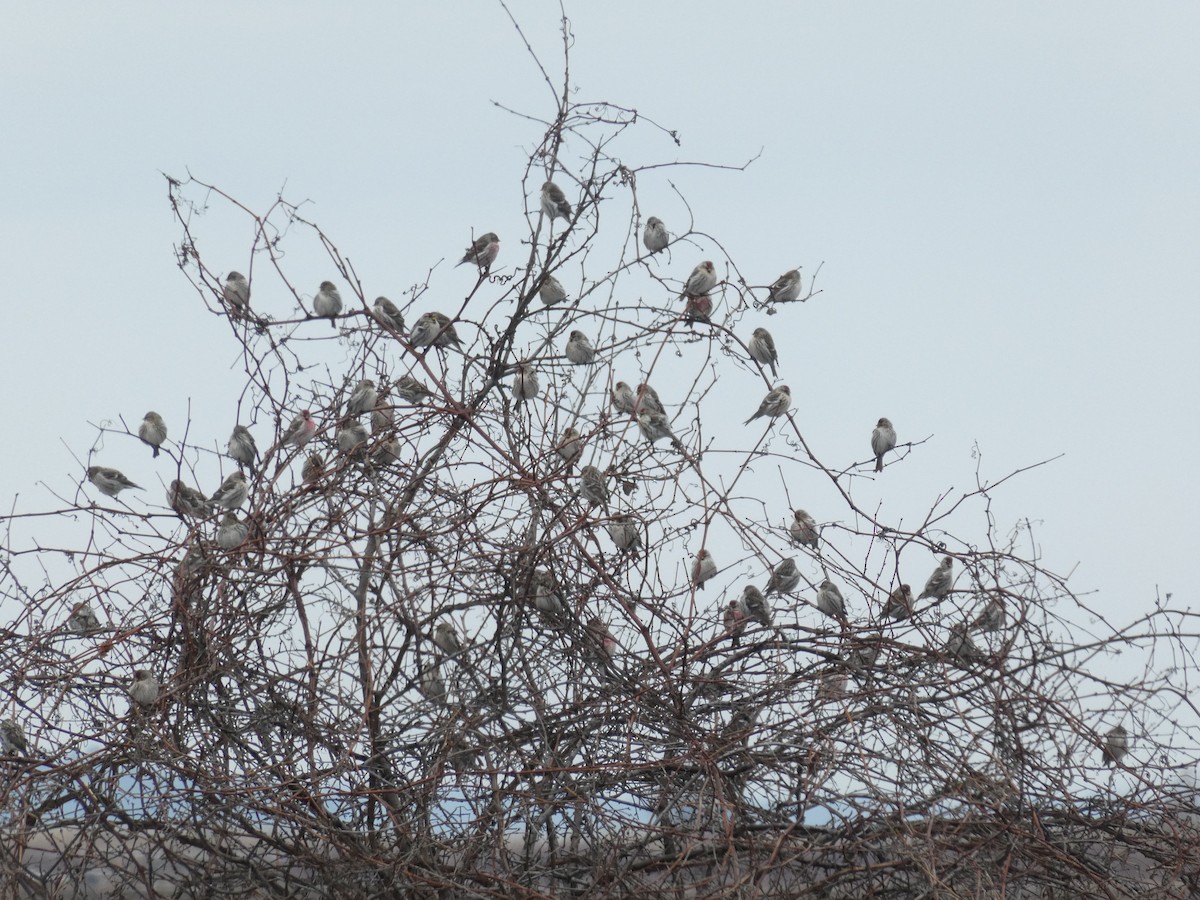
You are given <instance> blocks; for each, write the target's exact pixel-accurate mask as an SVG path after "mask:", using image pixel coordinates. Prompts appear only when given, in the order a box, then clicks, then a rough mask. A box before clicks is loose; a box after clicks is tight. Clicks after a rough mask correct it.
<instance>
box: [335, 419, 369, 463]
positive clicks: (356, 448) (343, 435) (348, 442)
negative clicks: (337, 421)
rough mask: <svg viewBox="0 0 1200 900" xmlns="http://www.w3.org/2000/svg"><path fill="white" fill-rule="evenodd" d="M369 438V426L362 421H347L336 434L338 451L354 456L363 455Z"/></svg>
mask: <svg viewBox="0 0 1200 900" xmlns="http://www.w3.org/2000/svg"><path fill="white" fill-rule="evenodd" d="M369 439H370V435H369V434H367V427H366V426H365V425H363V424H362V422H347V423H346V424H345V425H343V426H342V427H341V428H339V429H338V430H337V434H336V435H335V436H334V441H335V443H336V444H337V448H338V452H339V453H345V454H347V455H354V456H360V455H362V452H363V450H364V449H365V447H366V443H367V441H368V440H369Z"/></svg>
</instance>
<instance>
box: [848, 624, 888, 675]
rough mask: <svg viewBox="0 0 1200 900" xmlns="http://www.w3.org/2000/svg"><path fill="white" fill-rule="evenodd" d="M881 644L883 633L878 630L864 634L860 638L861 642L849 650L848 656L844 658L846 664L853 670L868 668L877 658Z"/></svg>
mask: <svg viewBox="0 0 1200 900" xmlns="http://www.w3.org/2000/svg"><path fill="white" fill-rule="evenodd" d="M882 644H883V635H882V634H880V633H879V632H878V631H873V632H871V633H870V634H864V635H863V636H862V638H861V643H859V644H858V645H857V646H856V647H855V648H854V649H853V650H852V651H851V652H850V655H849V657H847V659H846V664H847V665H848V666H849V667H850V668H851V669H852V670H853V671H855V672H857V671H859V670H860V669H869V668H870V667H871V666H873V665H875V661H876V660H877V659H879V653H880V649H881V647H882Z"/></svg>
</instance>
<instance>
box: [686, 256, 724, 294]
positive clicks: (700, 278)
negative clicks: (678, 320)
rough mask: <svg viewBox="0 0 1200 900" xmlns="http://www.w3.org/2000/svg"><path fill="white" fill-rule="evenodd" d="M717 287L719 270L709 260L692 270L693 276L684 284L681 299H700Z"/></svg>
mask: <svg viewBox="0 0 1200 900" xmlns="http://www.w3.org/2000/svg"><path fill="white" fill-rule="evenodd" d="M716 286H717V269H716V267H715V266H714V265H713V264H712V263H711V262H709V261H708V260H707V259H706V260H705V261H704V262H702V263H700V265H698V266H696V268H694V269H692V274H691V275H689V276H688V280H687V281H685V282H684V283H683V290H682V291H681V292H680V294H679V296H680V297H699V296H702V295H703V294H707V293H708V292H709V291H711V290H712V289H713V288H714V287H716Z"/></svg>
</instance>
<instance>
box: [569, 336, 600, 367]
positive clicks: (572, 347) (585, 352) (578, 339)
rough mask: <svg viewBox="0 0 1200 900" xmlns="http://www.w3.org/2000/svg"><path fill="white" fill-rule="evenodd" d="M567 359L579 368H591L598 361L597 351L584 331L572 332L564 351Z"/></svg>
mask: <svg viewBox="0 0 1200 900" xmlns="http://www.w3.org/2000/svg"><path fill="white" fill-rule="evenodd" d="M564 352H565V353H566V354H567V359H569V360H570V361H571V362H572V363H574V364H575V365H577V366H589V365H591V364H592V363H593V362H595V361H596V350H595V348H593V347H592V342H591V341H589V340H588V339H587V335H586V334H584V333H583V332H582V331H572V332H571V334H570V336H569V337H568V338H567V347H566V350H565V351H564Z"/></svg>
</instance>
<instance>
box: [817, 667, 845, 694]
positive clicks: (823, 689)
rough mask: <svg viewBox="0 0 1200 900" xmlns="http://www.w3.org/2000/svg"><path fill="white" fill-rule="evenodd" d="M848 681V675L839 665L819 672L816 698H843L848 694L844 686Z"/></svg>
mask: <svg viewBox="0 0 1200 900" xmlns="http://www.w3.org/2000/svg"><path fill="white" fill-rule="evenodd" d="M849 681H850V678H849V676H848V675H847V674H846V672H845V670H844V669H842V668H841V667H838V668H836V669H829V670H828V671H826V672H823V673H821V679H820V681H818V682H817V699H818V700H822V701H829V700H844V699H845V698H846V696H847V694H848V691H847V690H846V686H847V684H849Z"/></svg>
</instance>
